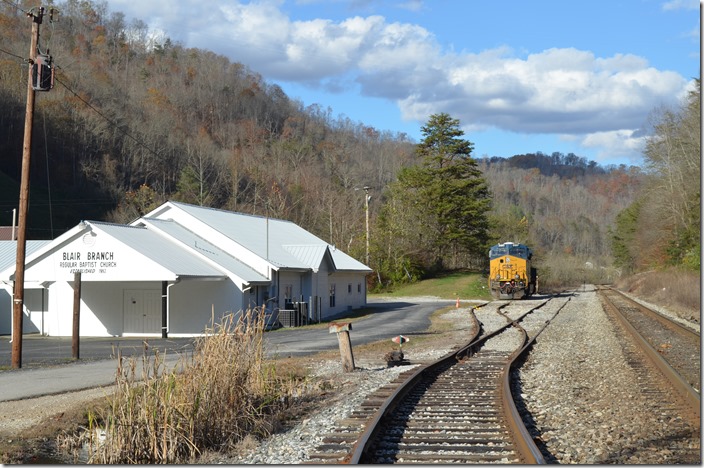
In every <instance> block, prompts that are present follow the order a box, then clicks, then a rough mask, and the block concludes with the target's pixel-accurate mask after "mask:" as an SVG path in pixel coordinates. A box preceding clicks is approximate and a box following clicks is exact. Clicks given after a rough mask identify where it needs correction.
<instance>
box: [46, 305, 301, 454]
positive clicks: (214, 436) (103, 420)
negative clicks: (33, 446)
mask: <svg viewBox="0 0 704 468" xmlns="http://www.w3.org/2000/svg"><path fill="white" fill-rule="evenodd" d="M263 331H264V320H263V314H257V313H256V310H255V311H247V312H245V313H243V314H242V315H241V316H240V315H237V316H235V315H229V316H227V317H225V318H224V319H223V320H222V322H221V323H219V324H215V325H214V326H213V328H212V329H211V330H208V332H207V333H206V334H205V335H204V336H203V337H201V338H199V339H198V340H197V341H196V345H195V348H194V352H193V355H192V356H191V357H190V358H182V362H181V363H180V364H179V365H178V366H177V367H178V368H179V369H178V370H177V369H167V368H166V366H165V365H164V359H163V357H162V356H159V355H155V356H153V357H152V358H150V357H149V356H143V357H142V359H141V366H140V365H139V363H138V362H137V360H136V359H130V360H129V361H128V362H127V365H125V366H120V368H119V369H118V373H117V383H116V389H115V393H114V394H113V395H112V396H110V397H109V398H108V401H109V405H108V406H107V407H106V408H105V409H103V410H99V411H96V412H90V413H89V414H88V424H87V426H88V427H87V428H86V430H84V431H82V432H81V433H80V434H76V435H75V436H65V437H64V438H63V440H61V441H60V442H59V445H62V446H63V447H71V448H72V449H73V450H74V453H78V451H79V447H81V446H82V447H87V450H88V455H89V462H90V463H100V464H133V463H140V464H141V463H192V462H194V461H195V460H196V459H197V458H198V457H199V456H200V455H201V454H203V453H207V452H212V451H215V452H224V451H227V450H231V449H232V448H233V447H235V446H236V445H237V444H238V443H239V442H240V441H241V440H243V439H244V438H245V437H246V436H247V435H250V436H255V437H258V436H264V435H266V434H268V433H269V432H270V431H272V430H273V429H275V428H276V425H277V413H279V412H280V411H282V410H283V409H284V408H285V406H286V404H287V401H289V398H288V397H289V396H290V395H291V394H293V393H295V392H296V388H297V387H298V386H299V385H300V381H301V375H300V374H298V373H295V372H294V371H292V369H287V372H286V374H285V375H283V376H281V375H278V374H277V370H276V367H275V366H274V364H272V363H271V362H268V361H265V359H264V349H263ZM120 362H122V360H121V359H120ZM139 367H141V373H140V369H139Z"/></svg>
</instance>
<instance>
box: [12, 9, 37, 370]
mask: <svg viewBox="0 0 704 468" xmlns="http://www.w3.org/2000/svg"><path fill="white" fill-rule="evenodd" d="M27 16H29V17H30V18H32V40H31V45H30V49H29V62H30V63H29V72H28V78H27V108H26V113H25V120H24V144H23V146H22V179H21V182H20V206H19V222H18V232H17V263H16V270H15V285H14V294H13V303H12V305H13V308H12V317H13V322H12V367H13V368H14V369H19V368H20V367H22V325H23V324H22V317H23V315H24V314H23V308H24V260H25V252H26V246H27V211H28V206H29V160H30V155H31V153H32V122H33V120H34V87H33V86H32V73H33V71H34V70H33V69H32V65H33V64H34V62H35V60H36V56H37V45H38V44H39V25H40V24H42V18H43V17H44V7H39V9H38V13H36V14H35V13H32V12H31V11H30V12H29V13H27Z"/></svg>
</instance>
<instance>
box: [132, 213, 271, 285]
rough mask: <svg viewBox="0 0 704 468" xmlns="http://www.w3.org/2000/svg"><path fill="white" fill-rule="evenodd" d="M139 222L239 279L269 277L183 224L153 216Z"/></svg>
mask: <svg viewBox="0 0 704 468" xmlns="http://www.w3.org/2000/svg"><path fill="white" fill-rule="evenodd" d="M141 222H142V223H144V224H145V225H146V226H147V229H150V228H152V227H153V228H154V229H157V230H159V231H161V232H163V233H164V234H166V235H167V236H169V237H171V238H172V239H175V240H176V241H178V242H179V243H180V244H182V245H183V246H185V247H187V248H189V249H191V250H193V251H195V252H197V253H198V254H199V255H202V256H204V257H206V258H207V259H208V260H210V261H212V262H215V263H217V264H218V265H220V266H221V267H222V268H223V269H224V270H226V271H229V272H231V273H232V274H234V275H235V276H237V277H239V278H240V279H242V280H244V281H246V282H248V283H256V282H268V281H269V279H268V278H266V277H265V276H262V275H261V274H259V273H258V272H256V271H255V270H254V269H252V268H251V267H249V266H248V265H246V264H244V263H242V262H241V261H239V260H237V259H236V258H235V257H233V256H232V255H230V254H228V253H227V252H225V251H224V250H222V249H220V248H219V247H217V246H216V245H214V244H211V243H210V242H208V241H207V240H205V239H203V238H202V237H200V236H198V235H197V234H195V233H194V232H193V231H191V230H189V229H187V228H185V227H184V226H182V225H180V224H178V223H176V222H174V221H171V220H163V219H155V218H142V219H141Z"/></svg>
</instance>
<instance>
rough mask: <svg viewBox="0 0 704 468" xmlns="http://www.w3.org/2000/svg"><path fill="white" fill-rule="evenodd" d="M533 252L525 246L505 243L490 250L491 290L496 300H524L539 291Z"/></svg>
mask: <svg viewBox="0 0 704 468" xmlns="http://www.w3.org/2000/svg"><path fill="white" fill-rule="evenodd" d="M532 258H533V252H532V251H531V250H530V248H529V247H528V246H526V245H523V244H514V243H513V242H504V243H503V244H497V245H495V246H493V247H491V249H489V289H490V290H491V295H492V296H493V297H494V298H495V299H523V298H525V297H528V296H531V295H532V294H534V293H536V292H537V291H538V272H537V270H536V269H535V268H533V267H532V266H531V259H532Z"/></svg>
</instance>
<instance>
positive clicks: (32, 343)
mask: <svg viewBox="0 0 704 468" xmlns="http://www.w3.org/2000/svg"><path fill="white" fill-rule="evenodd" d="M451 302H453V301H442V300H422V299H416V298H413V299H408V300H405V299H404V300H396V301H387V300H373V301H370V302H369V304H368V306H369V307H371V308H373V310H374V313H373V314H371V315H369V316H368V317H366V318H364V319H359V320H355V321H354V322H353V324H352V331H350V340H351V342H352V346H353V347H354V346H356V345H360V344H365V343H370V342H373V341H378V340H386V339H388V340H391V338H393V337H395V336H397V335H400V334H402V335H405V336H413V335H418V334H422V333H424V332H425V331H426V330H427V328H428V326H429V325H430V318H429V317H430V314H432V313H433V312H434V311H436V310H438V309H440V308H442V307H446V306H447V305H448V304H450V303H451ZM337 322H344V319H339V320H337ZM264 338H265V349H266V351H267V354H268V355H269V356H278V357H287V356H304V355H310V354H314V353H317V352H319V351H324V350H329V349H336V348H338V341H337V335H336V334H334V333H329V332H328V329H327V327H323V328H319V327H297V328H285V329H279V330H276V331H273V332H267V333H265V335H264ZM145 343H147V344H148V346H149V347H150V348H151V351H153V349H154V348H157V349H159V350H160V352H162V353H163V352H166V363H167V364H174V363H175V362H177V361H178V358H179V356H180V353H183V352H188V351H189V350H192V349H193V339H192V338H173V339H161V338H157V339H155V338H149V339H148V340H143V339H139V338H82V339H81V341H80V344H79V351H80V353H79V356H80V360H78V361H74V360H73V359H72V348H71V345H72V340H71V338H51V337H35V336H26V337H23V339H22V368H21V369H10V367H11V363H12V345H11V343H10V339H9V337H7V336H3V337H0V366H2V367H1V368H2V369H9V370H2V371H0V401H8V400H17V399H22V398H30V397H36V396H42V395H51V394H56V393H63V392H67V391H74V390H82V389H86V388H93V387H100V386H105V385H110V384H112V383H113V382H114V379H115V371H116V361H115V359H114V356H115V355H116V354H117V350H118V349H119V350H121V352H122V355H123V356H131V355H135V356H140V355H143V351H144V348H145Z"/></svg>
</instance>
